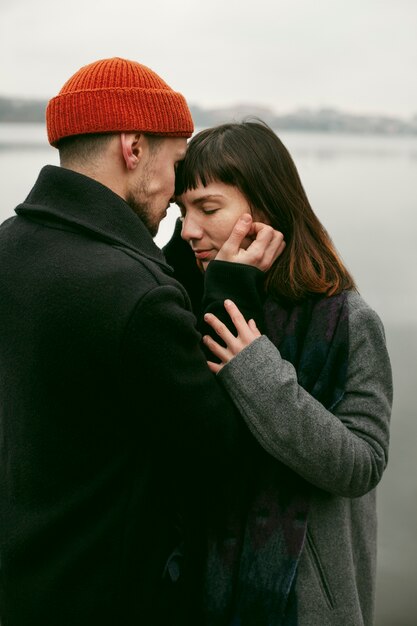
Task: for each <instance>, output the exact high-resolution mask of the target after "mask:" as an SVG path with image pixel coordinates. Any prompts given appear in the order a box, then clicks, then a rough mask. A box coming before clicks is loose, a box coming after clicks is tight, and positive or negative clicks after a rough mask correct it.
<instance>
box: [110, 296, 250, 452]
mask: <svg viewBox="0 0 417 626" xmlns="http://www.w3.org/2000/svg"><path fill="white" fill-rule="evenodd" d="M200 339H201V336H200V334H199V333H198V332H197V330H196V328H195V317H194V315H193V314H192V313H191V312H190V311H188V310H187V308H186V304H185V302H184V295H183V294H182V292H181V290H179V289H177V288H175V287H174V286H171V285H168V286H159V287H156V288H153V289H151V290H150V291H149V292H148V293H147V294H146V295H145V296H144V297H143V298H142V299H141V300H140V302H139V303H138V304H137V305H136V308H135V310H134V311H133V313H132V315H131V317H130V320H129V323H128V326H127V328H126V332H125V336H124V339H123V345H122V348H121V377H123V389H124V392H125V393H126V394H128V395H129V397H130V398H131V400H130V401H129V405H132V404H133V405H134V403H135V400H134V399H135V394H137V393H138V392H137V389H138V380H140V389H141V390H144V391H141V396H140V397H138V398H137V406H138V415H139V413H140V416H141V421H143V429H144V431H145V432H146V433H147V434H148V435H149V436H150V437H152V438H156V440H157V441H158V440H159V441H160V442H161V446H162V445H165V446H166V445H167V443H170V444H172V446H173V447H176V448H177V449H178V451H179V452H181V453H187V451H188V452H190V453H191V452H193V454H195V453H197V454H201V455H205V456H206V457H209V458H210V459H211V460H212V462H213V463H216V462H217V461H219V460H220V459H222V458H223V459H225V458H228V457H229V456H230V457H232V456H233V454H234V452H235V450H236V446H237V445H238V432H239V428H240V426H239V422H240V418H239V416H238V413H237V411H236V408H235V407H234V405H233V403H232V401H231V400H230V398H229V396H228V394H227V393H226V392H225V390H224V389H223V388H222V386H221V385H220V384H219V381H218V380H217V379H216V377H215V376H214V375H213V374H212V373H211V372H210V370H209V369H208V366H207V363H206V359H205V357H204V354H203V352H202V350H201V348H200ZM132 399H133V400H132ZM242 423H243V422H242Z"/></svg>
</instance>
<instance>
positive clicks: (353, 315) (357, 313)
mask: <svg viewBox="0 0 417 626" xmlns="http://www.w3.org/2000/svg"><path fill="white" fill-rule="evenodd" d="M345 293H346V303H347V306H348V312H349V320H350V324H352V323H355V322H356V321H357V320H358V321H359V320H361V321H364V320H365V319H369V320H373V321H374V322H375V323H377V324H378V325H379V326H381V328H382V321H381V318H380V316H379V315H378V313H377V312H376V311H375V310H374V309H373V308H372V307H371V306H370V305H369V304H368V303H367V302H366V301H365V300H364V299H363V297H362V296H361V295H360V293H358V292H357V291H346V292H345Z"/></svg>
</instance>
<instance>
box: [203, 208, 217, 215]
mask: <svg viewBox="0 0 417 626" xmlns="http://www.w3.org/2000/svg"><path fill="white" fill-rule="evenodd" d="M218 210H219V209H218V208H216V209H204V208H203V209H202V211H203V213H204V215H213V213H216V211H218Z"/></svg>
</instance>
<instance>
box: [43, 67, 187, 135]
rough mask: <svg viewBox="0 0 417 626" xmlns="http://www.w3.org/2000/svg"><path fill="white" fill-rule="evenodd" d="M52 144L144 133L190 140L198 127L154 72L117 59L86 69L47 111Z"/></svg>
mask: <svg viewBox="0 0 417 626" xmlns="http://www.w3.org/2000/svg"><path fill="white" fill-rule="evenodd" d="M46 126H47V131H48V140H49V143H50V144H51V145H56V144H57V143H58V141H59V140H60V139H62V138H64V137H69V136H71V135H84V134H90V133H109V132H122V131H126V132H127V131H141V132H146V133H151V134H156V135H167V136H171V137H191V135H192V133H193V130H194V125H193V120H192V117H191V113H190V110H189V108H188V106H187V103H186V101H185V98H184V97H183V96H182V95H181V94H180V93H178V92H175V91H174V90H173V89H171V87H169V86H168V85H167V84H166V83H165V82H164V81H163V80H162V79H161V78H160V77H159V76H158V75H157V74H155V72H153V71H152V70H150V69H149V68H147V67H146V66H144V65H141V64H139V63H136V62H135V61H128V60H126V59H120V58H113V59H104V60H102V61H96V62H95V63H91V64H90V65H86V66H85V67H82V68H81V69H80V70H79V71H78V72H76V73H75V74H74V76H72V77H71V78H70V79H69V80H68V81H67V82H66V83H65V85H64V86H63V87H62V89H61V91H60V92H59V94H58V95H57V96H56V97H55V98H52V99H51V100H50V101H49V103H48V107H47V110H46Z"/></svg>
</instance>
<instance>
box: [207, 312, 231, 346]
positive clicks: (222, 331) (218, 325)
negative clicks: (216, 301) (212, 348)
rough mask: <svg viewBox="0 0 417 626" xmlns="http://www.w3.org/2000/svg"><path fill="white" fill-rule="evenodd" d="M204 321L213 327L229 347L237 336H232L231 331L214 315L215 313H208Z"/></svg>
mask: <svg viewBox="0 0 417 626" xmlns="http://www.w3.org/2000/svg"><path fill="white" fill-rule="evenodd" d="M204 321H205V322H206V323H207V324H208V325H209V326H211V327H212V329H213V330H214V331H215V332H216V333H217V334H218V335H219V337H221V339H223V341H224V342H225V344H226V345H229V344H230V343H231V342H232V341H233V339H235V336H234V335H232V333H231V332H230V330H229V329H228V328H227V326H226V325H225V324H223V322H221V321H220V320H219V318H218V317H216V316H215V315H213V313H206V314H205V316H204Z"/></svg>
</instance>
